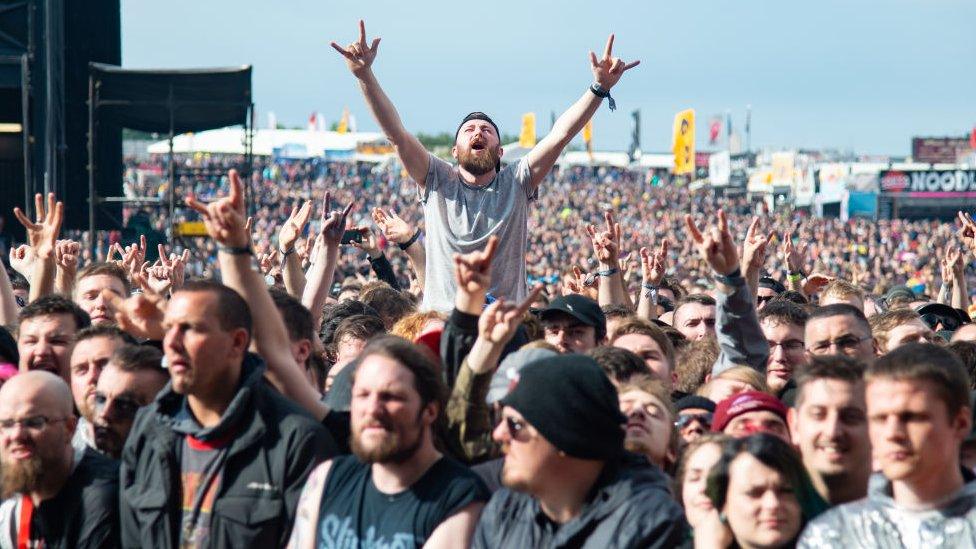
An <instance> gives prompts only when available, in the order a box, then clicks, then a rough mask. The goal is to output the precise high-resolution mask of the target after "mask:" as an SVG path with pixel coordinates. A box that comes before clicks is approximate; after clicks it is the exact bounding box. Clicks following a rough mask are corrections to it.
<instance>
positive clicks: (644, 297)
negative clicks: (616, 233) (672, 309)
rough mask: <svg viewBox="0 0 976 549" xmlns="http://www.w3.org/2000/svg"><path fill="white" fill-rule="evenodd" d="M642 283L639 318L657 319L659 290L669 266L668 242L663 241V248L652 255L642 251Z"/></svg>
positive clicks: (638, 307)
mask: <svg viewBox="0 0 976 549" xmlns="http://www.w3.org/2000/svg"><path fill="white" fill-rule="evenodd" d="M640 257H641V273H642V274H643V280H642V281H641V290H640V298H639V299H638V301H637V316H639V317H641V318H643V319H645V320H654V319H655V318H657V302H658V296H657V292H658V289H660V287H661V281H662V280H664V273H665V272H666V271H667V265H668V263H667V262H668V240H667V238H665V239H664V240H662V241H661V247H660V248H658V249H657V251H656V252H654V255H651V252H650V250H648V249H647V248H641V249H640Z"/></svg>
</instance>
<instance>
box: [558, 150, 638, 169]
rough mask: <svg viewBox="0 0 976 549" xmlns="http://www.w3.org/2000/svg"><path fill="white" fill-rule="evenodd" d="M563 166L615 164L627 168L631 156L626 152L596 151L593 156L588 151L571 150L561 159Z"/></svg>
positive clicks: (560, 162)
mask: <svg viewBox="0 0 976 549" xmlns="http://www.w3.org/2000/svg"><path fill="white" fill-rule="evenodd" d="M559 164H560V165H561V166H614V167H617V168H626V167H627V166H629V165H630V156H628V155H627V153H625V152H608V151H594V152H593V156H592V158H591V157H590V154H589V153H587V152H586V151H569V152H567V153H565V154H563V157H562V158H561V159H559Z"/></svg>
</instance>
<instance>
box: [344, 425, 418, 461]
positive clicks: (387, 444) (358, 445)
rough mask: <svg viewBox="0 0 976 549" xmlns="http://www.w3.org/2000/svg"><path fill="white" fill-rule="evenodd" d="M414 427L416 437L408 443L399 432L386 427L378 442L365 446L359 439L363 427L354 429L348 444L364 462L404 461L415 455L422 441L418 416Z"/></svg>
mask: <svg viewBox="0 0 976 549" xmlns="http://www.w3.org/2000/svg"><path fill="white" fill-rule="evenodd" d="M384 427H386V426H384ZM416 427H417V428H418V430H419V431H420V432H418V434H417V437H416V438H415V439H414V440H413V441H412V442H411V443H409V444H408V443H405V442H404V441H403V440H402V439H401V437H400V434H399V433H395V432H393V431H392V430H391V429H389V428H387V430H386V436H385V437H384V438H383V441H382V442H380V444H378V445H377V446H374V447H372V448H366V447H365V446H363V444H362V442H361V441H360V438H361V436H362V432H363V429H362V428H358V429H354V430H353V433H352V434H351V435H350V436H349V439H350V440H349V445H350V446H351V447H352V453H353V454H354V455H355V456H356V457H357V458H359V460H360V461H362V462H365V463H390V464H400V463H406V462H408V461H410V459H411V458H413V456H414V455H416V453H417V451H418V450H419V449H420V445H421V444H422V443H423V434H422V429H423V426H422V425H421V423H420V421H419V418H418V421H417V425H416Z"/></svg>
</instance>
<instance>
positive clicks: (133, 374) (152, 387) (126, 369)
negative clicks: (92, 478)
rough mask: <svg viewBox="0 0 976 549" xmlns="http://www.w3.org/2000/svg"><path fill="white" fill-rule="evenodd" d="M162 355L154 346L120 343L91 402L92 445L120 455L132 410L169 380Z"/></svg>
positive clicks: (147, 402) (106, 366)
mask: <svg viewBox="0 0 976 549" xmlns="http://www.w3.org/2000/svg"><path fill="white" fill-rule="evenodd" d="M162 358H163V355H162V353H161V352H159V350H158V349H156V348H155V347H150V346H147V345H124V346H122V347H119V348H118V349H116V351H115V352H114V353H113V354H112V356H111V358H110V359H109V361H108V362H107V363H106V364H105V369H104V370H102V375H101V376H99V378H98V385H97V386H96V388H95V394H94V398H93V402H92V404H93V407H92V411H93V416H92V425H93V431H94V438H95V446H96V448H98V450H99V451H101V452H102V453H104V454H106V455H108V456H111V457H113V458H115V459H119V458H120V457H121V456H122V448H123V446H125V441H126V439H128V438H129V431H130V430H131V429H132V422H133V420H135V417H136V412H138V411H139V409H140V408H142V407H143V406H147V405H148V404H149V403H150V402H152V401H153V399H154V398H156V394H157V393H159V391H161V390H162V389H163V387H164V386H165V385H166V382H167V381H169V376H168V375H167V373H166V370H164V369H163V368H162V366H161V365H160V362H161V360H162Z"/></svg>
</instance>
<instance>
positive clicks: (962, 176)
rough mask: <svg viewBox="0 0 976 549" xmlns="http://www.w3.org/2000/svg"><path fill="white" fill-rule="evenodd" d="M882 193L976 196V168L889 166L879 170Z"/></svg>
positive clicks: (956, 196) (942, 196) (931, 196)
mask: <svg viewBox="0 0 976 549" xmlns="http://www.w3.org/2000/svg"><path fill="white" fill-rule="evenodd" d="M878 182H879V184H880V187H881V193H882V194H886V195H900V196H910V197H916V198H973V197H976V170H912V171H908V170H904V171H903V170H886V171H881V172H880V173H879V174H878Z"/></svg>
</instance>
